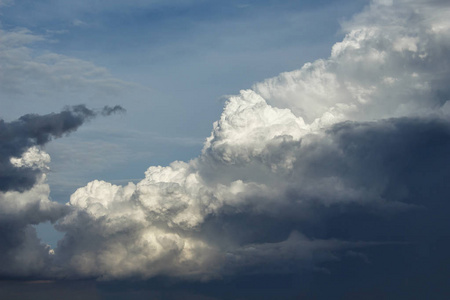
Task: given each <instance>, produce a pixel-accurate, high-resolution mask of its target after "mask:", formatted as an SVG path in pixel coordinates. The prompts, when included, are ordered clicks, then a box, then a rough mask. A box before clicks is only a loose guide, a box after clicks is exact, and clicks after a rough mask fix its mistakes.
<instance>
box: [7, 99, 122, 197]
mask: <svg viewBox="0 0 450 300" xmlns="http://www.w3.org/2000/svg"><path fill="white" fill-rule="evenodd" d="M124 111H125V110H124V109H123V108H122V107H121V106H114V107H109V106H105V107H104V108H103V109H102V110H101V112H100V114H101V115H104V116H109V115H111V114H112V113H117V112H124ZM98 114H99V113H98V112H96V111H93V110H90V109H88V108H87V107H86V106H84V105H77V106H72V107H68V108H66V109H65V110H63V111H62V112H60V113H51V114H47V115H42V116H40V115H36V114H27V115H24V116H22V117H20V118H19V119H18V120H16V121H13V122H9V123H8V122H5V121H3V120H0V191H2V192H6V191H10V190H14V191H25V190H28V189H30V188H31V187H32V186H33V185H34V184H35V182H36V177H37V175H38V174H40V172H41V171H40V170H39V169H37V168H33V167H30V166H21V167H17V166H15V165H13V164H12V163H11V161H10V160H11V158H13V157H20V156H21V155H22V154H23V153H25V151H27V150H28V149H29V148H31V147H33V146H43V145H45V144H46V143H48V142H49V141H50V140H51V139H53V138H59V137H61V136H63V135H64V134H68V133H70V132H73V131H75V130H77V129H78V127H80V126H81V125H82V124H83V123H84V122H86V121H89V120H91V119H93V118H94V117H96V116H97V115H98Z"/></svg>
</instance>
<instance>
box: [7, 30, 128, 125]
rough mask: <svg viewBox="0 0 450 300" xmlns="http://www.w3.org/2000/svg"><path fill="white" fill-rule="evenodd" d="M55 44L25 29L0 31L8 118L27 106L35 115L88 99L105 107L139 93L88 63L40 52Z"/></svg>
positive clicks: (104, 70) (45, 37)
mask: <svg viewBox="0 0 450 300" xmlns="http://www.w3.org/2000/svg"><path fill="white" fill-rule="evenodd" d="M54 42H55V41H54V40H51V39H50V38H49V37H47V36H43V35H39V34H35V33H33V32H31V31H30V30H28V29H26V28H14V29H9V30H6V29H0V95H1V97H2V98H5V99H10V101H9V103H5V108H4V110H5V112H8V115H10V116H14V115H20V114H22V113H23V111H22V107H24V105H25V106H26V107H29V108H30V109H32V110H33V111H42V107H49V105H50V106H52V107H61V106H64V105H70V104H72V103H79V102H82V101H85V99H89V100H90V103H91V105H97V106H100V105H105V103H109V101H111V98H112V97H117V95H120V96H122V95H123V93H124V92H126V91H127V92H129V91H131V90H134V89H136V87H137V85H134V84H131V83H127V82H125V81H122V80H120V79H117V78H115V77H114V76H113V75H112V74H110V72H109V71H108V70H107V69H105V68H103V67H99V66H96V65H94V64H93V63H91V62H89V61H85V60H81V59H76V58H73V57H69V56H66V55H62V54H57V53H54V52H49V51H45V50H43V49H41V48H42V47H43V45H44V46H46V45H47V44H50V43H54ZM106 97H107V99H106ZM30 99H34V101H30ZM36 103H39V105H36ZM55 104H57V105H55ZM3 117H5V116H3Z"/></svg>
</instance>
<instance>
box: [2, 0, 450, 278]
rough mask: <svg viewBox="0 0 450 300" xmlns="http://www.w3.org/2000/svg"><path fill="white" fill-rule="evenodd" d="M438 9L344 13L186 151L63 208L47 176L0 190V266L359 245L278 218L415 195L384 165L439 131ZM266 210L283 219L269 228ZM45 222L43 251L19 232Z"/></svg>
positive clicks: (234, 257)
mask: <svg viewBox="0 0 450 300" xmlns="http://www.w3.org/2000/svg"><path fill="white" fill-rule="evenodd" d="M449 16H450V6H449V5H448V4H447V3H445V2H439V1H431V2H430V1H409V0H402V1H374V2H372V3H371V5H370V6H369V7H367V8H366V9H365V10H364V11H363V12H361V13H360V14H358V15H356V16H355V17H354V18H353V19H352V20H351V21H349V22H347V23H346V24H344V25H343V29H344V30H345V31H346V32H347V33H346V35H345V38H344V39H343V41H342V42H339V43H336V44H335V45H334V46H333V48H332V51H331V56H330V57H329V58H328V59H323V60H317V61H315V62H312V63H307V64H305V65H304V66H303V67H302V68H301V69H300V70H295V71H292V72H286V73H282V74H280V75H279V76H278V77H275V78H270V79H267V80H265V81H263V82H260V83H257V84H255V85H254V86H253V88H252V89H249V90H243V91H241V92H240V94H239V95H236V96H231V97H230V98H229V99H228V101H227V103H226V104H225V107H224V110H223V113H222V115H221V117H220V119H219V120H218V121H217V122H215V123H214V125H213V130H212V133H211V136H210V137H208V138H207V139H206V142H205V144H204V148H203V150H202V153H201V155H200V156H198V157H197V158H194V159H192V160H191V161H189V162H181V161H175V162H173V163H171V164H170V165H169V166H166V167H161V166H152V167H150V168H149V169H148V170H147V171H146V173H145V178H144V179H143V180H142V181H140V182H138V183H137V184H133V183H129V184H128V185H126V186H118V185H114V184H111V183H107V182H104V181H97V180H96V181H93V182H90V183H89V184H88V185H87V186H85V187H81V188H79V189H78V190H77V191H76V192H75V193H74V194H73V195H72V196H71V198H70V202H69V203H68V204H67V206H66V207H64V209H63V208H61V207H60V205H58V204H56V203H53V202H51V201H50V200H48V193H49V191H48V185H46V183H45V177H43V178H42V179H40V180H39V181H38V182H37V183H36V185H35V186H34V187H33V188H32V189H30V190H29V191H27V192H25V193H23V194H19V193H17V192H5V193H2V194H1V195H0V197H1V199H2V202H1V205H2V207H3V206H4V208H3V209H2V211H5V209H6V211H8V212H9V213H8V218H12V219H16V220H17V222H16V223H17V224H18V225H17V228H18V229H17V230H18V231H20V230H22V234H23V239H22V240H21V242H19V243H18V244H17V245H15V246H14V247H12V251H15V256H14V257H15V260H13V261H11V262H9V263H8V264H7V265H6V266H7V269H5V268H4V267H2V272H3V273H8V274H13V275H32V274H37V273H41V274H45V275H46V276H49V277H69V278H77V277H88V278H92V277H94V278H101V279H122V278H149V277H153V276H156V275H169V276H174V277H181V278H188V279H211V278H218V277H221V276H226V275H230V274H234V273H236V272H251V271H254V270H259V271H261V272H265V271H267V270H271V271H274V270H275V271H276V272H284V271H286V268H283V267H281V266H282V265H286V262H289V267H287V269H290V268H297V269H298V268H300V269H302V268H310V267H311V266H312V265H314V263H316V262H320V261H322V260H327V259H330V258H332V257H333V255H334V254H333V253H335V252H336V251H337V252H339V250H341V249H350V248H357V247H363V246H370V245H371V243H370V242H371V241H364V242H359V241H345V240H336V239H326V240H324V239H315V238H314V237H307V236H306V235H305V234H304V233H302V232H301V228H300V227H299V226H292V228H289V226H290V225H289V224H292V223H295V222H308V220H311V219H314V218H316V217H315V215H314V214H315V213H316V209H317V207H321V209H322V208H323V209H326V208H327V207H332V206H333V205H345V204H348V203H353V204H357V205H360V206H367V207H370V209H375V210H377V211H396V210H399V209H407V208H408V207H409V206H414V204H415V203H409V202H408V201H406V200H405V199H407V195H408V194H410V193H411V190H410V188H411V185H410V182H409V183H408V182H407V183H404V184H403V185H402V184H398V185H396V187H393V186H392V182H394V181H395V180H397V177H396V174H394V172H393V171H392V170H391V169H390V166H389V165H384V164H383V163H386V162H387V161H389V160H388V159H386V158H387V157H388V158H389V157H390V158H393V159H392V160H391V163H392V165H395V166H397V167H399V168H398V169H401V168H402V167H405V166H407V165H409V164H410V163H412V162H409V161H403V160H402V158H401V157H402V155H399V153H400V152H402V151H405V150H407V149H410V147H417V148H420V147H421V146H420V145H421V144H420V143H418V142H417V139H423V138H424V133H423V132H425V136H426V134H427V132H432V133H434V134H436V136H438V137H439V136H448V132H449V123H448V121H449V120H448V118H449V113H450V104H449V103H448V101H449V100H450V99H449V95H450V87H449V85H448V82H449V79H450V71H449V70H450V69H449V68H448V66H449V65H450V56H449V55H448V53H449V50H450V22H449V20H450V18H449ZM16 34H21V35H23V36H24V37H27V33H26V32H18V33H16ZM58 59H59V58H58ZM81 67H82V68H83V69H84V67H83V66H81ZM83 72H84V71H83ZM102 74H103V73H102ZM103 75H104V74H103ZM103 75H102V76H100V77H101V80H102V84H103V83H104V84H106V85H109V82H110V79H108V78H107V77H108V76H107V75H105V76H106V78H104V77H105V76H103ZM82 77H83V76H81V77H80V78H82ZM113 84H114V85H116V84H118V83H117V82H113ZM120 84H122V83H120ZM415 130H418V131H415ZM393 145H394V146H395V147H392V146H393ZM32 156H33V157H37V158H40V159H38V163H39V167H40V168H42V167H43V165H42V164H41V163H46V162H48V160H49V158H48V156H46V155H45V154H43V153H42V152H41V151H38V150H36V149H35V148H31V149H30V151H29V152H27V153H26V154H24V156H23V158H22V160H17V159H16V160H14V162H15V164H20V163H21V162H24V163H25V162H26V161H28V160H29V159H30V157H32ZM404 157H406V158H409V157H410V158H411V161H412V159H413V158H414V157H415V156H414V155H412V154H411V155H410V156H409V154H407V153H406V154H405V153H404ZM406 158H405V159H406ZM395 182H396V183H399V182H397V181H395ZM405 182H406V181H405ZM397 188H398V189H397ZM31 196H33V197H31ZM11 197H14V198H16V199H17V200H16V201H15V202H14V204H13V203H12V202H11V201H10V200H9V199H10V198H11ZM31 199H33V200H31ZM36 199H40V200H39V201H37V200H36ZM36 201H37V202H36ZM30 210H32V211H31V212H30ZM66 210H67V211H66ZM30 215H33V216H34V217H33V218H37V219H36V220H35V219H32V218H30V217H29V216H30ZM2 216H3V215H2ZM264 219H267V220H270V222H273V223H278V224H284V225H283V226H284V227H283V229H282V230H281V229H280V231H279V232H278V233H277V236H276V237H275V236H271V235H270V234H269V233H268V232H269V231H270V230H269V229H268V227H270V224H269V223H270V222H269V223H268V224H266V225H265V226H264V225H263V224H261V220H264ZM46 220H51V221H55V220H58V222H57V225H56V228H57V229H58V230H60V231H62V232H64V233H65V236H64V238H63V239H62V240H61V241H60V242H59V244H58V247H57V248H56V249H54V250H52V251H51V252H49V251H48V250H49V249H48V247H46V246H44V245H41V244H40V243H39V240H38V239H37V238H36V236H35V235H33V233H32V232H30V233H29V232H28V231H27V230H28V229H26V230H23V228H29V226H28V224H36V223H39V222H43V221H46ZM244 220H245V222H244ZM27 226H28V227H27ZM19 229H20V230H19ZM280 235H284V236H283V237H282V239H280ZM17 249H22V250H20V251H26V253H22V252H17V251H19V250H17ZM30 253H31V254H32V255H30ZM25 254H26V255H25ZM25 257H26V261H24V260H25ZM2 266H5V265H2ZM249 270H251V271H249Z"/></svg>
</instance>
